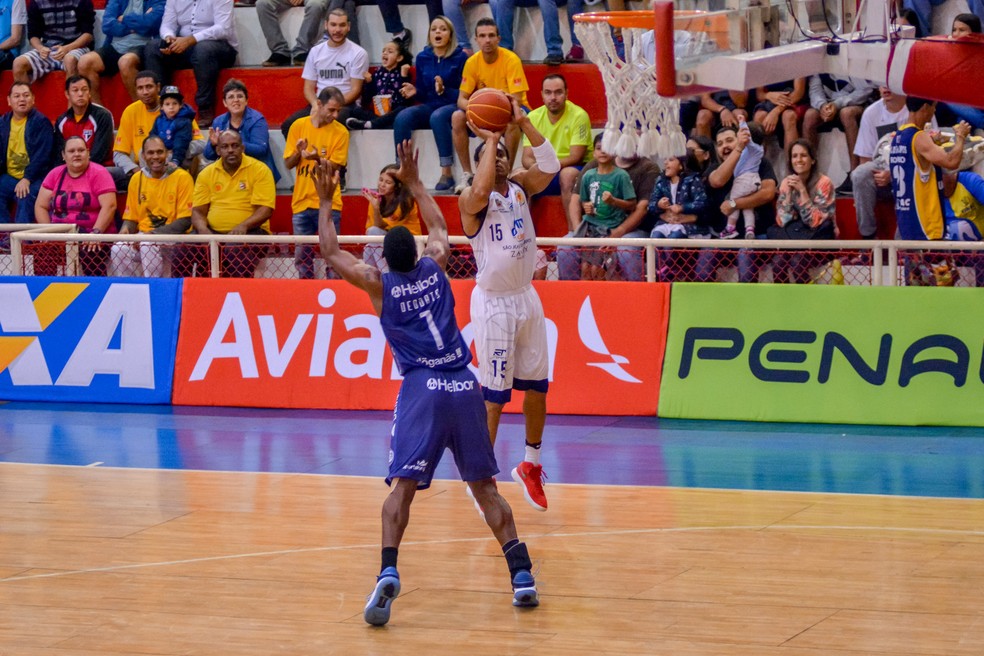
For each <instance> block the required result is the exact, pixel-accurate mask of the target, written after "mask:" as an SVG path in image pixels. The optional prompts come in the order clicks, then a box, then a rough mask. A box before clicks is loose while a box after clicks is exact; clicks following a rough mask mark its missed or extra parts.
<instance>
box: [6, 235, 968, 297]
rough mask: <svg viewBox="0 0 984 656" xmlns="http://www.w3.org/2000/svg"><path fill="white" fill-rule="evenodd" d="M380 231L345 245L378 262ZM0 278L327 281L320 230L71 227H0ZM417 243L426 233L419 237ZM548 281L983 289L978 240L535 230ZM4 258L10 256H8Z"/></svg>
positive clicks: (457, 245) (463, 259)
mask: <svg viewBox="0 0 984 656" xmlns="http://www.w3.org/2000/svg"><path fill="white" fill-rule="evenodd" d="M382 239H383V238H382V237H369V236H362V235H359V236H342V237H340V238H339V242H340V243H341V245H342V247H343V248H344V249H346V250H348V251H350V252H352V253H354V254H355V255H356V256H358V257H362V258H364V259H365V260H366V261H369V262H370V263H373V264H376V265H380V264H381V263H382V253H381V251H382V245H381V244H382ZM5 240H9V255H5V254H4V253H3V252H2V250H0V275H4V274H7V275H66V276H69V275H94V276H104V275H115V276H144V277H192V276H199V277H254V276H255V277H264V278H332V277H336V276H335V274H334V272H332V271H331V269H330V267H327V266H326V265H325V263H324V262H323V261H322V260H321V258H320V255H319V253H318V247H317V243H318V239H317V237H316V236H308V237H302V236H294V235H235V236H234V235H218V234H214V235H197V234H192V235H153V234H136V235H92V234H78V233H76V232H75V230H74V226H70V225H47V226H36V225H35V226H24V225H10V224H7V225H0V248H2V245H3V242H4V241H5ZM418 240H419V244H420V246H421V247H422V246H423V244H424V242H425V241H426V237H420V238H418ZM450 241H451V244H452V254H451V258H450V261H449V265H448V274H449V276H451V277H452V278H473V277H474V276H475V271H476V263H475V259H474V254H473V253H472V251H471V247H470V245H469V242H468V239H467V238H465V237H451V238H450ZM537 248H538V249H539V250H540V251H541V253H539V258H538V262H539V269H540V270H539V272H538V273H539V276H538V277H541V278H544V279H547V280H581V279H596V280H624V281H640V282H641V281H648V282H656V281H665V282H698V281H699V282H715V281H717V282H727V281H737V282H781V283H800V284H846V285H867V286H898V285H912V284H917V285H940V286H942V285H951V286H974V287H984V242H912V241H910V242H904V241H838V240H831V241H808V242H807V241H772V240H742V239H735V240H720V239H573V238H547V237H543V238H539V239H537ZM4 258H6V260H7V261H6V263H5V262H4Z"/></svg>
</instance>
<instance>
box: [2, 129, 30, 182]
mask: <svg viewBox="0 0 984 656" xmlns="http://www.w3.org/2000/svg"><path fill="white" fill-rule="evenodd" d="M26 126H27V117H26V116H25V117H24V118H21V119H17V118H11V119H10V140H9V141H8V142H7V174H8V175H10V177H12V178H17V179H18V180H20V179H22V178H23V177H24V171H25V170H26V169H27V166H28V164H30V163H31V158H30V157H28V155H27V142H26V141H24V130H25V127H26Z"/></svg>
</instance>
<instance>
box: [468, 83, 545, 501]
mask: <svg viewBox="0 0 984 656" xmlns="http://www.w3.org/2000/svg"><path fill="white" fill-rule="evenodd" d="M511 100H512V105H513V118H512V121H511V123H512V124H515V125H517V126H518V127H519V128H520V130H522V132H523V134H525V135H526V137H527V138H528V139H529V141H530V145H531V146H532V148H533V155H534V157H535V159H536V163H535V164H534V165H533V166H532V167H530V168H529V169H526V170H520V171H517V172H516V173H515V174H513V175H512V177H510V176H509V172H510V166H511V165H510V162H512V155H513V153H509V152H507V150H506V146H505V144H504V143H503V141H502V133H498V132H489V131H487V130H480V129H478V128H477V127H475V126H474V125H472V124H469V128H470V129H471V130H472V132H473V133H474V134H475V135H476V136H478V138H479V139H481V140H482V144H481V145H480V146H479V147H478V149H477V150H476V151H475V162H476V164H477V167H476V169H475V178H474V179H473V180H472V183H471V186H470V187H468V188H466V189H465V190H464V192H463V193H462V194H461V196H460V197H459V199H458V207H459V209H460V210H461V225H462V228H464V232H465V235H467V236H468V238H469V239H470V240H471V246H472V250H473V251H474V252H475V260H476V262H477V264H478V274H477V276H476V285H475V290H474V291H473V292H472V298H471V322H472V327H473V328H474V331H475V350H476V351H477V353H478V367H479V376H478V377H479V381H480V382H481V384H482V392H483V393H484V395H485V407H486V409H487V410H488V421H489V435H490V437H491V438H492V443H493V444H494V443H495V438H496V433H497V432H498V429H499V419H500V418H501V416H502V408H503V406H504V405H505V404H506V403H507V402H508V401H509V399H510V397H511V393H512V390H513V389H516V390H519V391H522V392H524V398H523V415H524V416H525V418H526V457H525V458H524V460H523V462H521V463H520V464H519V465H518V466H517V467H516V468H515V469H513V470H512V477H513V479H515V480H516V482H517V483H519V484H520V486H521V487H522V488H523V494H524V496H525V497H526V500H527V501H528V502H529V503H530V505H532V506H533V507H534V508H536V509H537V510H540V511H543V510H546V509H547V498H546V496H545V495H544V493H543V469H542V467H541V465H540V444H541V442H542V439H543V425H544V422H545V421H546V416H547V377H548V370H549V362H548V360H547V331H546V323H545V321H544V317H543V306H542V305H541V304H540V297H539V296H537V294H536V291H535V290H534V289H533V286H532V285H531V281H532V279H533V271H534V269H535V266H536V234H535V233H534V230H533V220H532V218H531V217H530V205H529V201H530V196H532V195H534V194H536V193H539V192H540V191H543V189H545V188H546V186H547V185H548V184H550V181H551V180H552V179H553V177H554V176H555V175H557V172H558V171H560V160H559V159H558V158H557V153H556V152H555V151H554V149H553V146H551V145H550V142H549V141H547V140H546V139H544V137H543V135H542V134H540V132H539V131H538V130H537V129H536V128H535V127H534V126H533V124H532V123H531V122H530V120H529V119H528V118H527V116H526V113H525V112H524V111H523V110H522V108H521V107H520V106H519V103H518V102H517V101H516V100H515V99H511Z"/></svg>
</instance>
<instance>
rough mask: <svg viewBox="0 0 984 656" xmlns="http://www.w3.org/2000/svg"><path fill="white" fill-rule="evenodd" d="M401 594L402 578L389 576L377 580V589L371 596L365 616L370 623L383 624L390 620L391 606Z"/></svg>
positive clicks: (374, 624)
mask: <svg viewBox="0 0 984 656" xmlns="http://www.w3.org/2000/svg"><path fill="white" fill-rule="evenodd" d="M399 594H400V579H398V578H395V577H392V576H387V577H384V578H382V579H380V580H379V581H377V582H376V589H375V590H373V591H372V594H371V595H370V596H369V603H367V604H366V610H365V612H364V613H363V617H365V620H366V622H367V623H368V624H372V625H373V626H383V625H384V624H386V623H387V622H389V618H390V607H391V606H392V605H393V600H394V599H395V598H396V597H397V596H398V595H399Z"/></svg>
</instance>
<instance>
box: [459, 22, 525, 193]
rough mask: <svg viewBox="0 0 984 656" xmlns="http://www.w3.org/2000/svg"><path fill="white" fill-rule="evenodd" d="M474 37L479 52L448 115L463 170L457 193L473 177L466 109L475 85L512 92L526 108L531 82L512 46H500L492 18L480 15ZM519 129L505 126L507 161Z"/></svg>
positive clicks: (470, 60)
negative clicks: (527, 78) (508, 48)
mask: <svg viewBox="0 0 984 656" xmlns="http://www.w3.org/2000/svg"><path fill="white" fill-rule="evenodd" d="M475 40H476V41H477V42H478V52H476V53H475V54H474V55H472V56H471V57H469V58H468V60H467V61H466V62H465V68H464V70H463V71H462V73H461V86H460V87H459V89H458V109H457V110H455V112H454V114H452V115H451V139H452V140H453V141H454V152H455V154H457V155H458V162H459V163H460V164H461V169H462V171H463V172H464V175H463V176H462V180H461V182H459V183H458V185H457V186H456V187H455V188H454V191H455V193H457V194H460V193H461V192H462V191H464V190H465V189H466V188H467V187H470V186H471V180H472V178H473V177H474V174H473V173H472V161H471V157H469V156H468V134H469V132H468V124H467V118H466V117H465V110H466V109H467V108H468V98H470V97H471V95H472V93H474V92H475V91H476V90H477V89H484V88H486V87H491V88H493V89H499V90H500V91H504V92H506V93H508V94H510V95H512V96H515V98H516V100H518V101H519V104H520V106H521V107H523V108H524V109H528V108H529V102H528V101H527V99H526V92H527V91H529V88H530V85H529V83H527V81H526V73H525V72H523V62H522V61H521V60H520V59H519V57H518V56H517V55H516V53H514V52H513V51H511V50H507V49H505V48H500V47H499V28H497V27H496V26H495V21H494V20H492V19H491V18H481V19H479V21H478V24H477V25H476V26H475ZM521 136H522V133H521V132H520V131H519V128H518V127H516V124H515V123H510V124H509V126H508V127H507V128H506V134H505V138H506V149H507V150H508V151H509V158H510V159H509V162H510V165H511V164H512V160H513V158H515V157H516V151H517V150H518V149H519V139H520V137H521Z"/></svg>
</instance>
